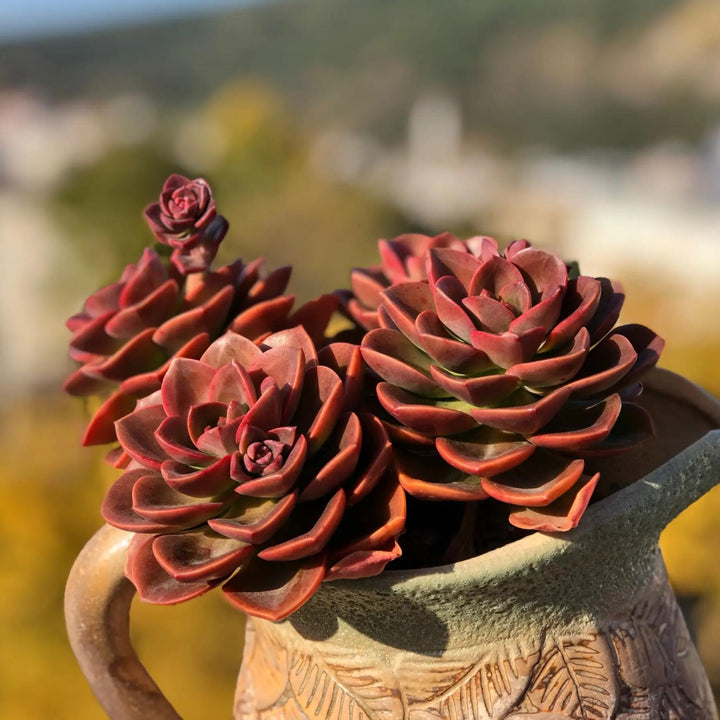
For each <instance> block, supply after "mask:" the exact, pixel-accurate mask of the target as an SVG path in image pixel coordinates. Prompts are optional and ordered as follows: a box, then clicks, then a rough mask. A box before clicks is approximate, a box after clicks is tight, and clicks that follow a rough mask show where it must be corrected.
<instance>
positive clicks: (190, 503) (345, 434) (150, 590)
mask: <svg viewBox="0 0 720 720" xmlns="http://www.w3.org/2000/svg"><path fill="white" fill-rule="evenodd" d="M364 374H365V368H364V365H363V363H362V359H361V356H360V349H359V347H358V346H355V345H350V344H346V343H334V344H330V345H327V346H325V347H324V348H322V349H321V350H320V351H319V352H318V351H317V350H316V348H315V346H314V344H313V342H312V340H311V338H310V336H309V335H308V334H307V333H306V332H305V331H304V330H303V329H302V328H299V327H298V328H293V329H291V330H285V331H282V332H279V333H275V334H272V335H270V336H269V337H267V338H266V339H265V340H264V341H263V342H262V343H261V344H260V345H257V344H255V343H252V342H251V341H250V340H248V339H246V338H244V337H242V336H240V335H237V334H235V333H232V332H229V333H227V334H226V335H224V336H223V337H221V338H220V339H218V340H216V341H215V342H214V343H213V344H212V345H211V346H210V347H209V348H208V349H207V351H206V352H205V353H204V354H203V355H202V357H201V358H200V359H199V360H193V359H188V358H176V359H175V360H173V361H172V363H171V365H170V368H169V370H168V372H167V373H166V375H165V377H164V378H163V381H162V387H161V389H160V390H159V391H158V392H156V393H154V394H153V395H150V396H148V397H146V398H144V399H143V400H142V401H141V402H140V403H139V404H138V408H137V409H136V410H135V411H134V412H132V413H131V414H129V415H127V416H126V417H124V418H123V419H121V420H119V421H118V423H117V435H118V439H119V441H120V443H121V445H122V447H123V449H124V450H125V452H127V453H128V455H129V456H130V457H131V458H132V462H131V463H130V465H129V466H128V467H127V469H126V471H125V473H124V474H123V475H122V476H121V477H120V478H119V479H118V480H117V481H116V483H115V484H114V485H113V486H112V487H111V489H110V490H109V492H108V494H107V496H106V498H105V501H104V504H103V515H104V517H105V519H106V520H107V521H108V522H109V523H111V524H113V525H115V526H116V527H119V528H122V529H125V530H128V531H132V532H134V533H136V534H135V537H134V538H133V540H132V541H131V546H130V551H129V556H128V561H127V567H126V574H127V576H128V578H129V579H130V580H131V581H132V582H133V583H134V585H135V586H136V588H137V590H138V593H139V595H140V597H141V598H143V599H145V600H147V601H149V602H152V603H158V604H174V603H178V602H182V601H184V600H189V599H191V598H193V597H195V596H197V595H200V594H202V593H204V592H206V591H208V590H210V589H211V588H213V587H215V586H217V585H219V584H221V583H222V584H223V591H224V592H225V594H226V596H227V597H228V598H229V599H230V600H231V601H232V602H233V603H234V604H235V605H236V606H238V607H239V608H240V609H242V610H243V611H245V612H247V613H249V614H251V615H255V616H258V617H263V618H267V619H270V620H280V619H282V618H284V617H286V616H287V615H289V614H290V613H292V612H294V611H295V610H296V609H297V608H298V607H300V606H301V605H302V604H304V603H305V602H306V601H307V600H308V599H309V598H310V597H311V596H312V594H313V593H314V592H315V590H316V589H317V588H318V586H319V585H320V583H321V582H323V581H327V580H334V579H337V578H360V577H367V576H371V575H376V574H378V573H380V572H381V571H382V570H383V568H384V567H385V565H386V564H387V563H388V562H390V561H391V560H394V559H395V558H397V557H399V555H400V548H399V546H398V543H397V538H398V535H399V534H400V533H401V532H402V530H403V528H404V524H405V512H406V511H405V494H404V491H403V489H402V487H401V486H400V485H399V483H398V480H397V476H396V474H395V472H394V469H393V467H392V463H391V455H392V451H391V446H390V442H389V440H388V436H387V434H386V431H385V429H384V426H383V424H382V423H381V422H380V421H379V420H378V419H377V418H376V417H374V416H373V415H371V414H365V413H362V412H356V411H355V410H354V408H355V406H356V405H357V403H358V401H359V399H360V397H361V393H362V383H363V379H364Z"/></svg>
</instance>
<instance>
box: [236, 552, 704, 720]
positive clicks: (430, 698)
mask: <svg viewBox="0 0 720 720" xmlns="http://www.w3.org/2000/svg"><path fill="white" fill-rule="evenodd" d="M397 621H398V622H404V620H403V618H402V616H399V617H397ZM383 655H385V657H383ZM390 655H392V659H391V658H390ZM235 717H236V718H238V720H250V719H253V720H255V719H258V720H260V719H262V720H264V719H266V718H283V719H284V718H288V719H290V718H298V719H300V718H302V719H303V720H304V719H305V718H307V719H308V720H311V719H313V720H314V719H315V718H326V719H327V720H336V719H337V720H339V719H340V718H346V719H348V720H349V719H350V718H357V720H370V719H373V720H374V719H375V718H378V719H383V720H391V719H393V720H394V719H396V718H408V719H409V720H431V719H436V718H458V719H459V718H462V719H464V720H476V719H477V720H480V719H481V718H482V719H483V720H484V719H486V718H488V719H489V718H502V719H503V720H520V719H521V718H531V717H537V718H538V720H541V719H549V718H555V719H557V720H560V718H563V720H564V719H565V718H568V719H570V718H573V719H574V718H577V719H579V720H585V719H588V720H589V719H590V718H623V719H624V720H630V719H631V718H633V719H635V720H641V719H642V720H647V719H648V718H667V719H668V720H670V719H671V718H672V719H677V720H680V719H681V718H687V720H691V719H692V720H700V719H702V718H708V719H709V718H714V717H716V715H715V712H714V704H713V698H712V694H711V692H710V687H709V685H708V682H707V679H706V677H705V673H704V671H703V668H702V665H701V664H700V660H699V658H698V656H697V653H696V651H695V648H694V646H693V644H692V641H691V640H690V637H689V635H688V631H687V628H686V626H685V622H684V620H683V617H682V615H681V613H680V610H679V608H678V606H677V603H676V602H675V598H674V596H673V594H672V592H671V591H670V588H669V586H668V584H667V578H666V576H665V573H664V569H663V567H662V564H661V563H658V566H657V571H656V573H655V574H654V576H653V578H652V582H651V583H650V584H649V585H648V586H647V588H645V589H644V591H643V592H642V593H641V594H640V595H639V597H638V598H637V599H636V600H635V602H634V603H633V604H632V606H629V607H621V608H618V614H617V617H616V618H614V619H612V620H610V621H609V622H607V623H603V624H602V625H600V624H590V625H588V626H587V627H585V628H582V629H577V630H575V631H572V632H567V633H565V634H563V633H557V632H553V631H552V629H550V628H547V629H543V630H542V631H541V632H540V634H539V635H537V634H533V635H526V636H520V637H518V638H516V639H512V640H507V641H505V642H496V643H490V644H486V645H482V646H474V645H469V646H467V647H456V648H453V649H452V650H448V651H443V650H442V649H438V650H437V651H436V652H432V651H429V650H427V651H425V652H424V653H422V654H419V653H412V652H407V651H400V650H396V651H395V652H393V653H388V652H387V651H385V653H381V652H378V653H375V654H372V655H371V654H370V653H367V652H364V651H363V652H361V653H358V652H357V651H356V650H355V649H353V648H352V647H350V646H348V645H341V644H339V643H334V642H332V641H325V642H315V643H309V642H307V641H306V640H305V639H304V638H303V637H302V636H300V635H299V634H298V633H297V632H293V631H292V629H290V628H288V627H282V626H281V627H277V626H273V625H272V624H271V623H268V622H265V621H254V622H253V623H252V624H249V627H248V631H247V638H246V651H245V661H244V664H243V670H242V672H241V674H240V678H239V683H238V693H237V698H236V706H235Z"/></svg>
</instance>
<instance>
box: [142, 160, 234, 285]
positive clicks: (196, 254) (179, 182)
mask: <svg viewBox="0 0 720 720" xmlns="http://www.w3.org/2000/svg"><path fill="white" fill-rule="evenodd" d="M145 219H146V220H147V222H148V225H149V226H150V229H151V230H152V231H153V233H154V234H155V237H156V238H157V239H158V242H160V243H162V244H164V245H169V246H170V247H172V248H173V253H172V255H171V258H170V259H171V262H172V264H173V265H174V266H175V267H176V268H177V269H178V271H179V272H181V273H185V274H187V273H193V272H201V271H203V270H207V269H208V268H209V267H210V263H211V262H212V261H213V259H214V257H215V255H216V253H217V250H218V246H219V245H220V242H221V241H222V239H223V238H224V237H225V234H226V233H227V230H228V223H227V220H225V218H224V217H222V215H218V213H217V209H216V206H215V199H214V198H213V194H212V190H211V188H210V185H209V184H208V183H207V181H206V180H203V179H202V178H197V179H195V180H189V179H188V178H186V177H184V176H183V175H178V174H174V175H171V176H170V177H169V178H168V179H167V180H166V181H165V184H164V185H163V189H162V192H161V193H160V199H159V201H158V202H156V203H152V204H151V205H148V206H147V208H145Z"/></svg>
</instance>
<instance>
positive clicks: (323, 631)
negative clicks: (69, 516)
mask: <svg viewBox="0 0 720 720" xmlns="http://www.w3.org/2000/svg"><path fill="white" fill-rule="evenodd" d="M643 398H644V399H643V403H644V404H645V405H646V406H647V407H648V409H649V410H650V411H651V412H652V414H653V418H654V420H655V424H656V431H657V441H656V442H655V443H654V444H653V445H652V447H646V448H644V449H641V450H639V451H636V452H634V453H633V454H632V455H624V456H621V457H619V458H616V459H613V460H609V461H606V467H605V468H603V477H605V478H608V479H612V481H611V483H615V485H616V486H617V487H608V490H616V491H615V492H614V493H613V494H610V495H609V496H608V497H606V498H604V499H602V500H600V501H599V502H596V503H594V504H593V505H591V506H590V508H588V510H587V511H586V513H585V515H584V516H583V519H582V521H581V523H580V526H579V527H578V528H576V529H575V530H573V531H571V532H569V533H564V534H555V535H549V534H541V533H535V534H532V535H529V536H527V537H525V538H523V539H521V540H518V541H516V542H514V543H511V544H509V545H506V546H504V547H501V548H499V549H497V550H494V551H492V552H488V553H485V554H484V555H481V556H478V557H475V558H473V559H470V560H466V561H463V562H459V563H455V564H454V565H449V566H444V567H436V568H430V569H425V570H417V571H386V572H384V573H383V574H382V575H380V576H378V577H376V578H368V579H363V580H355V581H339V582H332V583H325V584H323V585H322V586H321V587H320V589H319V590H318V592H317V593H316V594H315V595H314V596H313V597H312V598H311V600H310V601H309V602H308V603H306V604H305V605H304V606H303V607H302V608H300V610H298V611H297V612H295V613H294V614H293V615H291V616H290V617H289V618H288V619H287V620H285V621H283V622H281V623H271V622H268V621H264V620H257V619H250V620H249V621H248V623H247V630H246V642H245V651H244V658H243V663H242V667H241V670H240V676H239V680H238V687H237V692H236V697H235V707H234V717H235V718H236V720H323V719H327V720H341V719H342V720H406V719H407V720H441V719H445V718H447V719H449V720H481V719H482V720H533V719H535V718H536V719H537V720H612V719H616V720H712V719H714V718H715V719H716V718H717V713H716V710H715V705H714V702H713V698H712V694H711V692H710V687H709V683H708V680H707V676H706V674H705V671H704V669H703V667H702V665H701V663H700V660H699V658H698V655H697V652H696V650H695V647H694V646H693V644H692V641H691V640H690V637H689V634H688V630H687V627H686V625H685V622H684V620H683V617H682V614H681V612H680V610H679V608H678V605H677V602H676V600H675V597H674V595H673V593H672V591H671V589H670V586H669V584H668V580H667V575H666V572H665V567H664V564H663V561H662V557H661V555H660V551H659V549H658V537H659V535H660V532H661V531H662V530H663V528H664V527H665V526H666V525H667V523H668V522H670V521H671V520H672V519H673V518H674V517H675V516H676V515H677V514H678V513H680V512H681V511H682V510H683V509H685V508H686V507H687V506H688V505H689V504H691V503H692V502H694V501H695V500H697V499H698V498H699V497H701V496H702V495H703V494H705V493H706V492H708V491H709V490H710V489H711V488H712V487H713V486H714V485H716V484H717V483H718V482H720V430H716V429H715V428H718V427H720V405H719V404H718V403H717V402H716V401H715V400H714V399H713V398H711V397H710V396H709V395H707V394H706V393H704V392H703V391H702V390H700V389H699V388H697V387H696V386H694V385H693V384H692V383H689V382H688V381H687V380H684V379H682V378H680V377H679V376H677V375H674V374H673V373H669V372H667V371H663V370H655V371H654V372H653V373H652V374H651V375H650V377H649V379H648V381H647V383H646V392H645V394H644V396H643ZM633 480H634V482H632V484H627V485H626V483H628V482H630V481H633ZM623 485H625V486H624V487H622V486H623ZM130 537H131V535H130V534H129V533H126V532H123V531H120V530H117V529H115V528H111V527H104V528H102V529H101V530H100V531H99V532H98V533H97V534H96V535H95V537H94V538H93V539H92V540H91V541H90V542H89V543H88V545H87V546H86V547H85V549H84V550H83V551H82V553H81V554H80V556H79V557H78V560H77V561H76V564H75V566H74V568H73V571H72V573H71V575H70V579H69V581H68V589H67V595H66V616H67V621H68V629H69V634H70V639H71V643H72V646H73V649H74V651H75V654H76V656H77V658H78V661H79V663H80V666H81V668H82V670H83V672H84V673H85V675H86V676H87V678H88V680H89V682H90V685H91V687H92V688H93V691H94V692H95V694H96V696H97V697H98V699H99V700H100V702H101V703H102V705H103V707H104V708H105V709H106V712H107V713H108V715H109V716H110V717H111V718H112V719H113V720H140V719H141V718H142V720H147V719H149V718H152V719H153V720H171V719H172V720H178V719H179V718H180V716H179V715H178V714H177V713H176V711H175V710H174V709H173V708H172V707H171V705H170V704H169V703H168V701H167V700H166V699H165V698H164V697H163V695H162V693H161V691H160V690H159V689H158V687H157V686H156V685H155V683H154V682H153V681H152V679H151V678H150V677H149V676H148V674H147V672H146V671H145V669H144V668H143V666H142V664H141V662H140V661H139V660H138V658H137V656H136V654H135V652H134V651H133V649H132V646H131V644H130V640H129V637H128V614H129V610H130V604H131V601H132V597H133V595H134V589H133V587H132V585H131V584H130V583H129V581H127V580H126V579H125V578H124V575H123V569H124V564H125V553H126V549H127V546H128V543H129V540H130ZM198 692H202V688H198Z"/></svg>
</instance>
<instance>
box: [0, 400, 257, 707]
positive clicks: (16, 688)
mask: <svg viewBox="0 0 720 720" xmlns="http://www.w3.org/2000/svg"><path fill="white" fill-rule="evenodd" d="M83 415H84V412H83V409H82V405H81V403H80V402H79V401H77V400H75V399H70V398H66V397H62V396H60V395H59V394H57V395H54V394H50V393H48V394H45V395H44V396H42V397H33V398H27V399H25V400H24V401H23V402H21V403H18V404H17V405H16V406H14V407H4V408H3V409H2V411H1V412H0V498H1V499H2V502H0V540H1V541H2V544H3V547H4V548H5V551H4V552H3V553H2V555H1V557H0V587H2V589H3V592H2V593H1V594H0V627H2V628H3V641H2V643H0V718H1V719H2V720H20V718H22V720H44V719H45V718H50V717H52V718H55V719H56V720H101V718H105V717H106V716H105V714H104V713H103V712H102V710H101V709H100V706H99V705H98V704H97V702H95V701H94V699H93V697H92V694H91V692H90V689H89V688H88V686H87V683H86V682H85V679H84V678H83V676H82V675H81V673H80V670H79V668H78V666H77V663H76V662H75V660H74V658H73V655H72V652H71V650H70V647H69V645H68V641H67V638H66V634H65V625H64V621H63V616H62V603H63V588H64V585H65V579H66V577H67V574H68V572H69V570H70V566H71V565H72V562H73V560H74V557H75V556H76V555H77V553H78V552H79V551H80V548H81V547H82V546H83V545H84V543H85V542H86V541H87V540H88V538H89V537H90V536H91V535H92V533H93V532H94V531H95V530H96V529H97V528H98V527H99V525H100V523H101V519H100V516H99V507H100V502H101V500H102V496H103V494H104V492H105V490H106V488H107V487H108V486H109V485H110V483H111V482H112V479H113V478H114V477H115V475H116V471H115V470H113V469H112V468H110V467H109V466H107V465H106V464H105V463H104V462H103V460H102V454H103V453H102V451H98V450H97V449H88V448H81V447H80V444H79V438H80V435H81V431H82V428H83V425H84V423H85V422H86V421H87V418H85V417H83ZM38 443H39V445H40V446H41V447H42V452H37V451H36V450H33V449H34V448H38ZM29 454H30V455H31V456H30V458H29ZM132 619H133V628H132V629H133V634H134V635H135V636H136V637H137V640H136V642H135V646H136V648H137V649H138V652H139V654H140V655H141V657H142V658H143V660H144V661H145V662H146V664H147V667H148V668H149V669H150V672H151V674H152V675H153V676H154V677H155V678H156V679H157V681H158V683H159V684H160V686H161V687H162V688H163V690H164V691H165V692H166V694H167V696H168V697H169V698H170V699H171V701H172V702H173V703H174V704H175V705H176V707H177V708H178V710H179V711H180V713H181V714H182V715H183V716H185V717H209V718H215V717H227V716H228V715H229V712H228V708H230V707H232V696H233V691H234V683H235V675H236V674H237V668H238V666H239V663H240V658H241V654H242V636H243V616H242V615H241V614H240V613H238V612H237V611H235V610H233V609H232V608H231V607H230V606H229V605H228V604H227V603H225V602H223V600H222V599H221V598H220V597H210V596H209V597H204V598H201V599H199V600H198V601H197V602H195V603H189V604H187V605H183V606H180V607H176V608H157V607H151V606H147V605H144V604H142V603H139V602H136V603H135V604H134V605H133V610H132ZM188 648H191V649H192V652H187V649H188Z"/></svg>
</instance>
